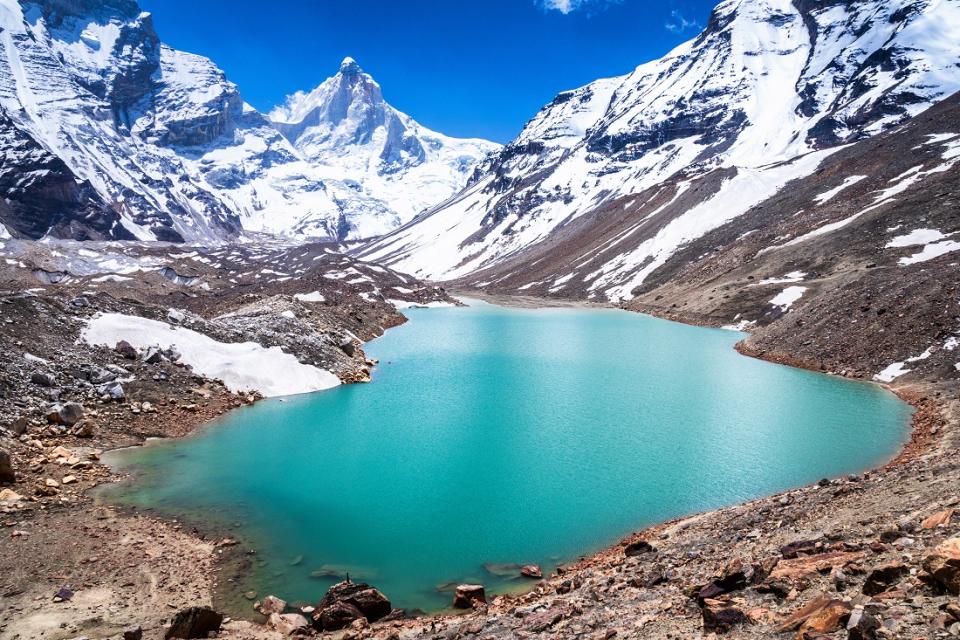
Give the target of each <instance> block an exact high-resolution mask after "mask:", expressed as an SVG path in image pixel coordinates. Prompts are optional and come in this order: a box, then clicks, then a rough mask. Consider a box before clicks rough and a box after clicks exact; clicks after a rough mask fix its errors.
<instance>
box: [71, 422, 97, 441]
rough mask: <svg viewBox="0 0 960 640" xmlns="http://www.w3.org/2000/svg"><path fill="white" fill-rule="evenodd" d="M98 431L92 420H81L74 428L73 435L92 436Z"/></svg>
mask: <svg viewBox="0 0 960 640" xmlns="http://www.w3.org/2000/svg"><path fill="white" fill-rule="evenodd" d="M96 431H97V427H96V425H95V424H93V422H91V421H90V420H81V421H80V422H78V423H77V424H76V426H75V427H74V428H73V435H75V436H77V437H78V438H92V437H93V434H95V433H96Z"/></svg>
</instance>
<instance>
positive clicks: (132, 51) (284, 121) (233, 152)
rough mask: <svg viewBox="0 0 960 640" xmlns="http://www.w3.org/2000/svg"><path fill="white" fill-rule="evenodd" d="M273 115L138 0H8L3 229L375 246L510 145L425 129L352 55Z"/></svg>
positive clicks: (1, 31)
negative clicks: (373, 240)
mask: <svg viewBox="0 0 960 640" xmlns="http://www.w3.org/2000/svg"><path fill="white" fill-rule="evenodd" d="M271 116H272V120H275V121H276V124H274V122H272V121H271V118H268V117H267V116H264V115H263V114H261V113H260V112H258V111H257V110H256V109H254V108H253V107H251V106H250V105H248V104H245V103H244V101H243V98H242V96H241V93H240V90H239V89H238V87H237V86H236V85H234V84H233V83H232V82H230V81H229V80H227V78H226V75H225V74H224V72H223V71H222V70H220V69H219V68H217V67H216V65H215V64H214V63H213V62H212V61H210V60H208V59H207V58H203V57H201V56H196V55H193V54H189V53H185V52H182V51H177V50H175V49H172V48H170V47H168V46H166V45H164V44H163V43H162V42H161V40H160V37H159V36H158V34H157V33H156V31H155V28H154V24H153V20H152V18H151V16H150V14H149V13H145V12H142V11H141V10H140V8H139V6H138V5H137V3H136V2H135V1H134V0H0V158H2V160H3V162H2V163H0V222H2V223H3V224H4V225H6V228H7V229H8V230H9V231H10V232H11V233H13V234H14V235H17V236H25V237H41V236H44V235H52V236H59V237H73V238H78V239H84V238H94V239H103V238H114V239H133V238H136V239H141V240H170V241H182V240H187V241H219V240H225V239H227V238H231V237H235V236H237V235H240V234H243V233H244V232H246V231H256V232H268V233H275V234H285V235H297V236H305V237H320V238H332V239H337V240H343V239H348V238H351V239H352V238H368V237H371V236H375V235H380V234H383V233H386V232H388V231H390V230H391V229H393V228H395V227H396V226H398V225H399V224H400V223H401V222H403V221H405V220H407V219H409V218H410V217H412V216H413V215H415V214H416V213H417V212H419V211H420V210H421V209H424V208H427V207H429V206H432V205H435V204H437V203H438V202H440V201H442V200H444V199H445V198H447V197H448V196H450V195H451V194H452V193H453V192H455V191H456V190H457V189H459V188H460V187H461V186H463V184H464V183H465V182H466V180H467V173H468V172H469V171H470V170H471V169H472V167H473V165H474V164H475V163H476V162H477V161H478V160H479V159H481V158H482V157H483V156H484V155H486V153H487V152H489V151H494V150H496V149H497V148H498V146H497V145H494V144H492V143H488V142H486V141H482V140H464V141H460V140H455V139H451V138H447V137H445V136H441V135H440V134H434V133H433V132H430V131H428V130H426V129H423V128H422V127H419V125H417V124H416V123H415V122H414V121H413V120H412V119H410V118H408V117H407V116H405V115H403V114H401V113H400V112H398V111H396V110H394V109H393V108H392V107H390V106H389V105H387V104H386V103H385V102H384V101H383V96H382V93H381V90H380V86H379V85H378V84H377V83H376V82H375V81H374V80H373V79H372V78H371V77H370V76H369V75H368V74H366V73H364V72H363V71H362V70H361V69H360V67H359V65H357V63H356V62H355V61H354V60H352V59H350V58H347V59H345V60H344V61H343V63H342V64H341V65H340V69H339V71H338V73H337V74H336V75H335V76H334V77H333V78H330V79H329V80H327V81H326V82H324V83H323V84H321V85H320V86H319V87H317V88H316V89H315V90H314V91H311V92H309V93H298V94H295V95H294V96H291V98H290V99H289V100H288V101H287V104H286V105H285V106H283V107H280V108H278V109H276V110H274V112H273V113H272V114H271ZM390 180H396V181H398V183H400V184H401V185H402V187H401V188H400V189H398V190H397V192H396V193H394V190H392V189H391V188H388V186H387V185H386V182H388V181H390ZM404 188H407V191H405V190H404Z"/></svg>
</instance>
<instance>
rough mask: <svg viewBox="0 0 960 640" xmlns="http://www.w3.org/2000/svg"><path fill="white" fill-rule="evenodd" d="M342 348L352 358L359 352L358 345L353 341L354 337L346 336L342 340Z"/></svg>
mask: <svg viewBox="0 0 960 640" xmlns="http://www.w3.org/2000/svg"><path fill="white" fill-rule="evenodd" d="M340 349H341V350H343V352H344V353H345V354H347V355H348V356H350V357H351V358H352V357H353V355H354V354H355V353H356V352H357V345H355V344H354V343H353V339H352V338H349V337H346V338H344V339H343V340H341V341H340Z"/></svg>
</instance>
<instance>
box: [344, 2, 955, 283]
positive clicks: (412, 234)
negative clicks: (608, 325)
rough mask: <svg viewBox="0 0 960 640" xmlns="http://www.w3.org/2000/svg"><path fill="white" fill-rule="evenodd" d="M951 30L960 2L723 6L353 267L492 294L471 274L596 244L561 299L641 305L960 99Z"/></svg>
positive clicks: (551, 112) (514, 147) (569, 263)
mask: <svg viewBox="0 0 960 640" xmlns="http://www.w3.org/2000/svg"><path fill="white" fill-rule="evenodd" d="M957 33H960V0H849V1H840V0H825V1H821V2H811V1H809V0H792V1H791V0H724V1H723V2H721V3H720V4H719V5H718V6H717V7H716V9H715V10H714V12H713V14H712V16H711V19H710V22H709V24H708V26H707V28H706V29H705V30H704V32H703V33H702V34H700V35H699V36H698V37H697V38H695V39H693V40H691V41H689V42H687V43H685V44H683V45H681V46H679V47H677V48H676V49H675V50H673V51H672V52H670V53H669V54H667V55H666V56H665V57H663V58H662V59H660V60H656V61H653V62H650V63H647V64H644V65H641V66H640V67H638V68H637V69H636V70H634V71H633V72H632V73H630V74H628V75H625V76H621V77H617V78H611V79H604V80H598V81H596V82H593V83H591V84H589V85H587V86H585V87H582V88H580V89H576V90H574V91H568V92H564V93H561V94H560V95H558V96H557V97H556V99H555V100H554V101H553V102H552V103H550V104H549V105H547V106H545V107H544V108H543V109H542V110H541V111H540V113H539V114H537V116H536V117H535V118H534V119H533V120H531V121H530V122H529V123H528V124H527V126H526V127H525V129H524V130H523V132H522V133H521V134H520V136H519V137H518V138H517V139H516V140H515V141H513V142H512V143H511V144H509V145H507V147H505V148H504V149H503V151H502V152H501V153H499V154H498V155H496V156H493V157H491V158H490V159H488V160H487V161H486V162H484V163H483V164H482V165H481V167H480V170H479V171H478V177H477V178H476V179H475V180H474V181H473V182H472V184H470V185H469V186H468V187H467V188H466V189H465V190H464V191H462V192H461V193H459V194H458V195H457V196H456V197H454V198H453V199H451V200H450V201H448V202H446V203H444V204H443V205H441V206H439V207H437V208H436V209H435V210H433V211H431V212H430V213H429V214H427V215H423V216H421V217H419V218H418V219H417V220H415V221H414V222H413V223H411V224H408V225H406V226H405V227H403V228H402V229H400V230H398V231H396V232H394V233H392V234H390V235H389V236H387V237H385V238H383V239H381V240H380V241H378V242H375V243H373V244H372V245H370V246H368V247H365V248H364V249H363V250H361V252H360V255H362V256H364V258H365V259H380V260H385V261H387V262H388V263H390V264H391V265H393V266H395V267H396V268H398V269H400V270H405V271H408V272H411V273H416V274H418V275H421V276H425V277H430V278H435V279H456V278H461V279H466V280H467V281H469V282H470V283H471V284H475V285H478V286H481V285H484V284H486V281H484V282H481V281H479V277H478V278H475V280H477V281H476V282H474V281H473V280H474V279H471V277H470V274H474V273H477V274H480V273H482V274H483V275H484V277H485V278H486V277H488V276H489V277H490V278H503V279H506V278H512V279H513V280H514V281H516V280H517V278H518V277H519V278H520V279H521V280H522V276H523V273H524V271H525V270H527V269H530V268H531V267H533V265H532V264H529V261H526V262H527V263H526V264H525V257H524V256H525V255H526V254H527V252H528V251H529V250H530V249H531V248H533V247H538V248H539V250H540V251H539V253H544V251H545V250H546V249H545V247H546V248H549V247H550V246H552V244H555V243H559V242H563V241H566V240H569V239H570V238H571V237H572V236H577V237H583V238H603V239H604V242H602V243H594V244H593V246H591V247H589V249H587V250H586V251H585V253H583V254H578V255H570V256H567V258H568V259H567V260H566V266H565V267H564V268H563V269H560V270H558V271H557V272H556V273H553V274H550V282H549V286H550V291H551V292H555V293H558V294H560V295H562V291H563V289H564V288H565V287H566V286H571V287H572V288H574V289H577V290H587V291H589V292H590V294H589V295H590V296H591V297H606V298H609V299H613V300H620V299H625V298H630V297H632V292H633V291H634V289H635V288H636V287H638V286H639V285H641V284H642V283H643V282H644V280H645V279H646V278H647V277H648V276H649V274H650V273H652V272H653V271H654V270H655V269H657V268H658V267H659V266H660V265H662V264H663V263H664V262H665V261H666V260H668V259H669V257H670V256H672V255H674V254H675V253H676V252H677V251H678V250H679V249H680V248H682V247H684V246H686V245H687V244H689V243H690V242H691V241H693V240H695V239H696V238H699V237H701V236H703V235H704V234H705V233H707V232H709V231H710V230H712V229H715V228H717V227H719V226H721V225H723V224H724V223H727V222H728V221H730V220H732V219H734V218H737V217H738V216H740V215H742V214H744V213H745V212H747V211H748V210H749V209H750V208H751V207H752V206H754V205H756V204H758V203H760V202H762V201H764V200H766V199H767V198H769V197H770V196H772V195H773V194H775V193H777V192H778V191H779V190H780V189H782V188H783V186H784V185H785V184H787V183H788V182H789V181H790V180H792V179H795V178H798V177H802V176H805V175H809V174H810V173H812V172H814V171H815V170H816V169H817V167H818V166H819V165H820V163H821V162H822V161H823V159H824V158H826V157H827V156H829V155H830V154H831V153H833V152H834V151H835V150H836V149H837V148H839V146H840V145H843V144H844V143H848V142H852V141H855V140H858V139H862V138H865V137H868V136H871V135H874V134H877V133H879V132H882V131H884V130H887V129H889V128H891V127H894V126H897V125H898V124H900V123H902V122H904V121H905V120H907V119H909V118H910V117H912V116H914V115H916V114H918V113H920V112H921V111H923V110H924V109H926V108H927V107H929V106H930V105H931V104H933V103H935V102H937V101H939V100H941V99H943V98H945V97H946V96H948V95H950V94H952V93H953V92H955V91H957V90H958V89H960V66H958V65H957V60H958V59H960V40H958V39H957V38H956V34H957ZM614 227H616V229H617V232H616V233H611V235H610V236H609V237H606V236H605V234H606V233H607V232H608V231H610V230H611V229H613V228H614ZM507 264H509V265H510V270H509V271H508V272H505V273H500V272H499V271H498V267H497V265H507ZM541 279H542V278H541ZM543 284H544V282H541V281H536V282H534V281H532V280H531V281H530V282H527V283H524V284H523V285H522V286H519V287H517V288H520V289H522V288H523V287H524V286H530V287H535V286H539V285H543Z"/></svg>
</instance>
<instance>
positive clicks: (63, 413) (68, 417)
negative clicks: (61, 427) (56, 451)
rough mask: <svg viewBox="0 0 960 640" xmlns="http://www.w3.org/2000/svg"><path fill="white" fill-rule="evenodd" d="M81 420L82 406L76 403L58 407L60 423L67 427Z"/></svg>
mask: <svg viewBox="0 0 960 640" xmlns="http://www.w3.org/2000/svg"><path fill="white" fill-rule="evenodd" d="M81 419H83V405H81V404H78V403H76V402H68V403H66V404H65V405H63V406H62V407H60V423H61V424H65V425H67V426H68V427H72V426H73V425H75V424H77V423H78V422H80V420H81Z"/></svg>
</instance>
